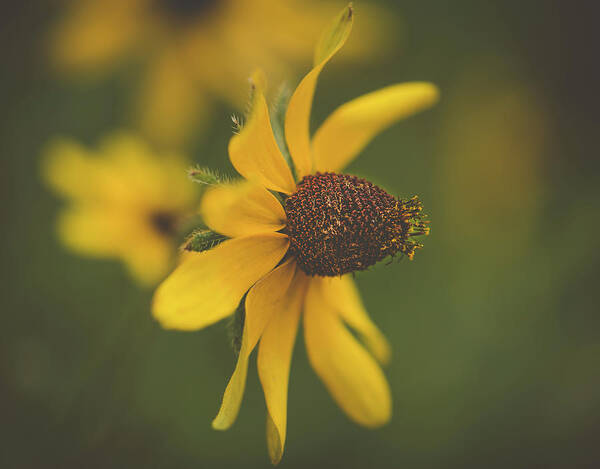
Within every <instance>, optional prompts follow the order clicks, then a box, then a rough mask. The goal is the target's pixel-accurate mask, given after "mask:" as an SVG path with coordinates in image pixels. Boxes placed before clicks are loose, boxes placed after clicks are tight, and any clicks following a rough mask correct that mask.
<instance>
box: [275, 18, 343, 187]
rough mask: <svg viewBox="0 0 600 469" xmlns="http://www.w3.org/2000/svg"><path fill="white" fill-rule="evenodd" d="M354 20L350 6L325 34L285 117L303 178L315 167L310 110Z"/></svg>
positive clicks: (292, 147) (292, 153)
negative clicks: (326, 69)
mask: <svg viewBox="0 0 600 469" xmlns="http://www.w3.org/2000/svg"><path fill="white" fill-rule="evenodd" d="M352 22H353V14H352V8H351V7H350V6H348V7H346V8H345V9H344V10H343V11H342V12H341V13H340V14H339V15H338V16H337V17H336V18H335V20H334V22H333V23H332V24H331V26H330V27H329V28H328V29H326V30H325V32H324V33H323V36H322V38H321V41H320V42H319V45H318V46H317V50H316V52H315V61H316V62H315V66H314V68H313V69H312V70H311V71H310V72H309V73H308V74H307V75H306V76H305V77H304V79H303V80H302V81H301V82H300V84H299V85H298V88H296V91H294V94H293V95H292V97H291V99H290V103H289V105H288V109H287V112H286V116H285V138H286V141H287V145H288V148H289V150H290V154H291V156H292V160H293V161H294V166H295V167H296V175H297V176H298V178H299V179H300V178H302V177H303V176H305V175H307V174H310V173H311V172H312V169H313V159H312V152H311V148H310V112H311V108H312V101H313V96H314V94H315V88H316V86H317V80H318V78H319V74H320V73H321V70H323V67H324V66H325V64H326V63H327V62H328V61H329V60H330V59H331V57H333V56H334V54H335V53H336V52H337V51H338V50H340V48H341V47H342V46H343V45H344V43H345V42H346V39H347V38H348V35H349V34H350V31H351V29H352ZM317 60H318V62H317Z"/></svg>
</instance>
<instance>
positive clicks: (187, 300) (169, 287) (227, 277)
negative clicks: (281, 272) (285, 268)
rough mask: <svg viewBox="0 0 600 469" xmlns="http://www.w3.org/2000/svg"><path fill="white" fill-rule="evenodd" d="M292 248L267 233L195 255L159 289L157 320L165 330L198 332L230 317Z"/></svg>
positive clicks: (276, 235) (284, 238) (283, 239)
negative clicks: (259, 281)
mask: <svg viewBox="0 0 600 469" xmlns="http://www.w3.org/2000/svg"><path fill="white" fill-rule="evenodd" d="M288 245H289V241H288V238H287V236H285V235H283V234H280V233H266V234H262V235H253V236H246V237H243V238H236V239H231V240H228V241H225V242H223V243H222V244H220V245H219V246H217V247H216V248H214V249H211V250H209V251H205V252H202V253H193V254H192V253H190V255H188V256H185V257H184V258H183V260H182V262H181V264H180V265H179V266H178V267H177V269H175V271H174V272H173V273H172V274H171V275H170V276H169V277H168V278H167V279H166V280H165V281H164V282H163V283H162V284H161V285H160V286H159V287H158V289H157V290H156V293H155V295H154V301H153V305H152V311H153V314H154V317H155V318H156V319H158V320H159V321H160V323H161V324H162V326H163V327H165V328H169V329H171V328H172V329H183V330H194V329H200V328H202V327H206V326H208V325H210V324H213V323H215V322H216V321H219V320H221V319H223V318H224V317H226V316H229V315H230V314H231V313H233V311H234V310H235V308H236V307H237V305H238V304H239V302H240V299H241V298H242V296H243V295H244V293H246V291H248V289H249V288H250V287H251V286H252V285H253V284H254V283H255V282H256V281H257V280H259V279H260V278H262V277H263V276H264V275H266V274H267V273H268V272H269V271H270V270H271V269H273V268H274V267H275V266H276V265H277V263H278V262H279V260H280V259H281V258H282V257H283V256H284V254H285V253H286V251H287V248H288Z"/></svg>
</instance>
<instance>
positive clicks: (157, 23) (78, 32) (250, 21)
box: [50, 0, 392, 145]
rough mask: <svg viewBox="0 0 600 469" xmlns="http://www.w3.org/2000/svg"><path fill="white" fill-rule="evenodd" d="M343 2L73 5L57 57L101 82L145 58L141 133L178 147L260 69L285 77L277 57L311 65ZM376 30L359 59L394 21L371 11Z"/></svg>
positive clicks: (55, 48) (381, 42)
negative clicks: (214, 105) (327, 22)
mask: <svg viewBox="0 0 600 469" xmlns="http://www.w3.org/2000/svg"><path fill="white" fill-rule="evenodd" d="M335 4H336V3H335V2H324V1H320V0H74V1H73V2H72V5H71V6H70V8H69V9H68V10H67V12H66V14H65V17H64V18H63V19H62V21H60V22H59V23H58V24H57V27H56V28H55V30H54V34H53V37H52V40H51V41H50V43H51V55H52V57H53V60H54V61H55V62H56V64H57V65H58V66H59V67H60V68H62V69H63V70H64V71H66V72H67V73H70V72H87V73H88V74H92V75H94V74H98V73H99V72H103V71H105V70H106V69H113V68H114V67H115V65H117V64H118V63H119V62H122V61H124V59H127V58H129V57H133V56H140V57H145V58H146V59H147V60H146V64H145V65H146V67H147V68H146V73H145V75H144V81H143V83H142V86H141V89H140V92H139V96H138V98H137V103H136V108H137V110H136V119H137V120H139V123H140V126H141V130H143V131H144V132H145V133H146V135H147V136H148V137H149V138H152V139H155V140H156V141H157V143H160V144H166V145H174V144H180V143H181V142H183V140H184V139H185V138H186V137H187V136H189V135H190V134H191V132H192V131H194V130H197V129H198V127H199V125H201V124H202V120H203V117H206V116H207V115H209V112H208V111H209V109H208V107H209V105H210V103H211V102H212V101H213V100H214V98H215V97H217V98H221V99H225V100H228V101H230V102H231V103H232V104H234V105H239V104H241V103H243V101H244V100H245V99H246V98H247V97H246V95H245V93H243V92H241V91H242V90H243V86H242V84H243V83H245V80H246V78H247V76H248V75H249V73H250V72H251V71H252V70H253V69H254V68H255V67H256V66H257V65H260V66H261V67H263V68H265V69H266V70H268V71H269V72H270V73H274V72H284V70H281V68H280V67H279V63H280V62H279V60H278V59H279V58H281V57H286V58H287V59H288V60H293V61H295V62H300V61H301V60H306V59H308V58H309V57H310V54H311V52H312V42H313V39H312V38H313V37H314V36H315V35H317V34H318V33H319V31H320V29H321V27H322V23H321V18H323V17H324V15H327V16H325V17H328V16H330V14H331V8H332V7H334V8H337V7H335ZM364 9H365V10H366V12H367V13H368V15H366V16H367V18H369V22H368V24H367V25H366V28H365V29H366V31H365V33H366V34H365V35H364V38H365V39H364V40H363V41H360V42H357V43H356V44H354V45H353V47H352V51H353V52H354V54H355V55H360V56H366V55H367V53H368V54H369V55H372V52H373V51H374V49H375V50H381V49H383V48H384V46H385V40H386V39H385V38H386V37H387V36H386V34H392V33H391V28H390V27H389V26H390V21H389V19H388V18H386V16H387V17H389V13H386V14H385V15H384V14H383V12H381V11H378V10H376V9H374V8H373V7H372V6H367V5H365V7H364Z"/></svg>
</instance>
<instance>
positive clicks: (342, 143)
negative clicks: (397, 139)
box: [312, 82, 438, 171]
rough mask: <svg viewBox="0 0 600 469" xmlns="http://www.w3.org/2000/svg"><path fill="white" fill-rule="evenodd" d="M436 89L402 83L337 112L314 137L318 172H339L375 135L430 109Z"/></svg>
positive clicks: (424, 84)
mask: <svg viewBox="0 0 600 469" xmlns="http://www.w3.org/2000/svg"><path fill="white" fill-rule="evenodd" d="M437 99H438V90H437V88H436V87H435V86H434V85H432V84H431V83H421V82H415V83H402V84H399V85H393V86H388V87H386V88H383V89H381V90H378V91H374V92H372V93H368V94H365V95H363V96H361V97H359V98H356V99H354V100H352V101H350V102H348V103H346V104H344V105H342V106H340V107H339V108H338V109H336V110H335V111H334V112H333V113H332V114H331V115H330V116H329V117H328V118H327V119H326V120H325V122H324V123H323V125H321V127H320V128H319V129H318V130H317V132H316V133H315V136H314V138H313V142H312V145H313V152H314V158H315V166H316V169H317V170H318V171H339V170H341V169H342V168H344V167H345V166H347V165H348V163H350V161H352V160H353V159H354V157H356V155H357V154H358V153H360V151H361V150H362V149H363V148H364V147H365V146H366V145H367V144H368V143H369V142H370V141H371V139H372V138H373V137H375V135H377V134H378V133H379V132H381V131H383V130H384V129H385V128H387V127H389V126H390V125H392V124H393V123H394V122H396V121H397V120H400V119H403V118H405V117H408V116H410V115H411V114H415V113H416V112H419V111H422V110H424V109H427V108H429V107H431V106H432V105H433V104H434V103H435V102H436V101H437Z"/></svg>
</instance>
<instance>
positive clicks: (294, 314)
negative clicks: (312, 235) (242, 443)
mask: <svg viewBox="0 0 600 469" xmlns="http://www.w3.org/2000/svg"><path fill="white" fill-rule="evenodd" d="M306 285H307V277H306V276H305V275H304V274H303V273H301V272H300V271H298V272H297V275H296V277H295V279H294V281H293V282H292V285H291V286H290V289H289V294H288V296H287V301H286V303H285V304H283V305H282V307H281V309H280V310H279V311H278V312H277V313H276V314H274V315H273V317H272V319H271V321H269V325H268V326H267V328H266V329H265V331H264V333H263V336H262V338H261V339H260V345H259V347H258V375H259V377H260V382H261V384H262V387H263V391H264V394H265V401H266V403H267V447H268V449H269V456H270V457H271V462H272V463H273V464H277V463H278V462H279V461H280V460H281V457H282V456H283V448H284V446H285V436H286V426H287V396H288V381H289V375H290V363H291V359H292V350H293V348H294V342H295V340H296V332H297V331H298V321H299V319H300V312H301V309H302V303H303V301H304V297H305V293H306Z"/></svg>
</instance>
